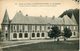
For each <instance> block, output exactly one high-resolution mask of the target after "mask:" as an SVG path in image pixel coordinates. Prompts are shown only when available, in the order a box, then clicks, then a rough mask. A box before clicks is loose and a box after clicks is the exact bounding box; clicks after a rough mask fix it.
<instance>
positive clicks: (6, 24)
mask: <svg viewBox="0 0 80 51" xmlns="http://www.w3.org/2000/svg"><path fill="white" fill-rule="evenodd" d="M1 25H2V31H3V33H2V34H3V35H4V36H3V38H4V40H23V39H45V38H49V37H48V32H49V31H50V30H51V27H53V26H54V25H57V26H58V27H59V29H60V30H61V31H62V32H63V29H64V27H67V28H70V29H71V31H72V36H71V37H78V36H79V35H78V25H77V23H76V20H75V17H74V15H73V14H72V18H71V19H70V18H69V17H68V16H67V15H65V16H64V17H63V18H55V17H52V18H51V17H42V16H38V17H37V16H28V15H26V16H24V15H23V14H22V12H21V11H19V12H17V13H16V14H15V16H14V18H13V19H12V20H10V19H9V16H8V13H7V10H6V11H5V14H4V18H3V21H2V24H1Z"/></svg>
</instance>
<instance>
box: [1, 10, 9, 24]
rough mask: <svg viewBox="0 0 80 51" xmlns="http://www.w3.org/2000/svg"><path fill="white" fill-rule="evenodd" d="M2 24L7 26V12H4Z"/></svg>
mask: <svg viewBox="0 0 80 51" xmlns="http://www.w3.org/2000/svg"><path fill="white" fill-rule="evenodd" d="M2 24H9V16H8V12H7V10H6V11H5V14H4V18H3V21H2Z"/></svg>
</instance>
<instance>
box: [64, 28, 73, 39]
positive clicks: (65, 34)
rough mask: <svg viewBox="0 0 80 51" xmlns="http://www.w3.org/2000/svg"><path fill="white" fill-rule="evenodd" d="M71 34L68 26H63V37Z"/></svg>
mask: <svg viewBox="0 0 80 51" xmlns="http://www.w3.org/2000/svg"><path fill="white" fill-rule="evenodd" d="M71 36H72V32H71V30H70V28H67V27H65V28H64V37H65V38H70V37H71ZM64 40H66V39H64Z"/></svg>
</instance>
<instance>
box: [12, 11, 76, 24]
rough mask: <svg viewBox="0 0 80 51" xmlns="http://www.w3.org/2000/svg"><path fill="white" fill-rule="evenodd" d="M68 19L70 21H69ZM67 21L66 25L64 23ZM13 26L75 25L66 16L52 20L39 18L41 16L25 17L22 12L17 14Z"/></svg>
mask: <svg viewBox="0 0 80 51" xmlns="http://www.w3.org/2000/svg"><path fill="white" fill-rule="evenodd" d="M67 19H68V20H67ZM63 20H65V23H64V21H63ZM11 24H60V25H62V24H65V25H75V24H74V23H73V22H72V20H71V19H70V18H67V17H66V16H65V17H64V18H51V17H41V16H40V17H39V16H24V15H23V14H22V12H21V11H20V12H18V13H16V15H15V16H14V18H13V19H12V21H11Z"/></svg>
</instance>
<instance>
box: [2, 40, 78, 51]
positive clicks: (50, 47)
mask: <svg viewBox="0 0 80 51" xmlns="http://www.w3.org/2000/svg"><path fill="white" fill-rule="evenodd" d="M3 51H79V43H78V41H66V42H65V41H60V42H41V43H36V44H29V45H21V46H16V47H10V48H5V49H3Z"/></svg>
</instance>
